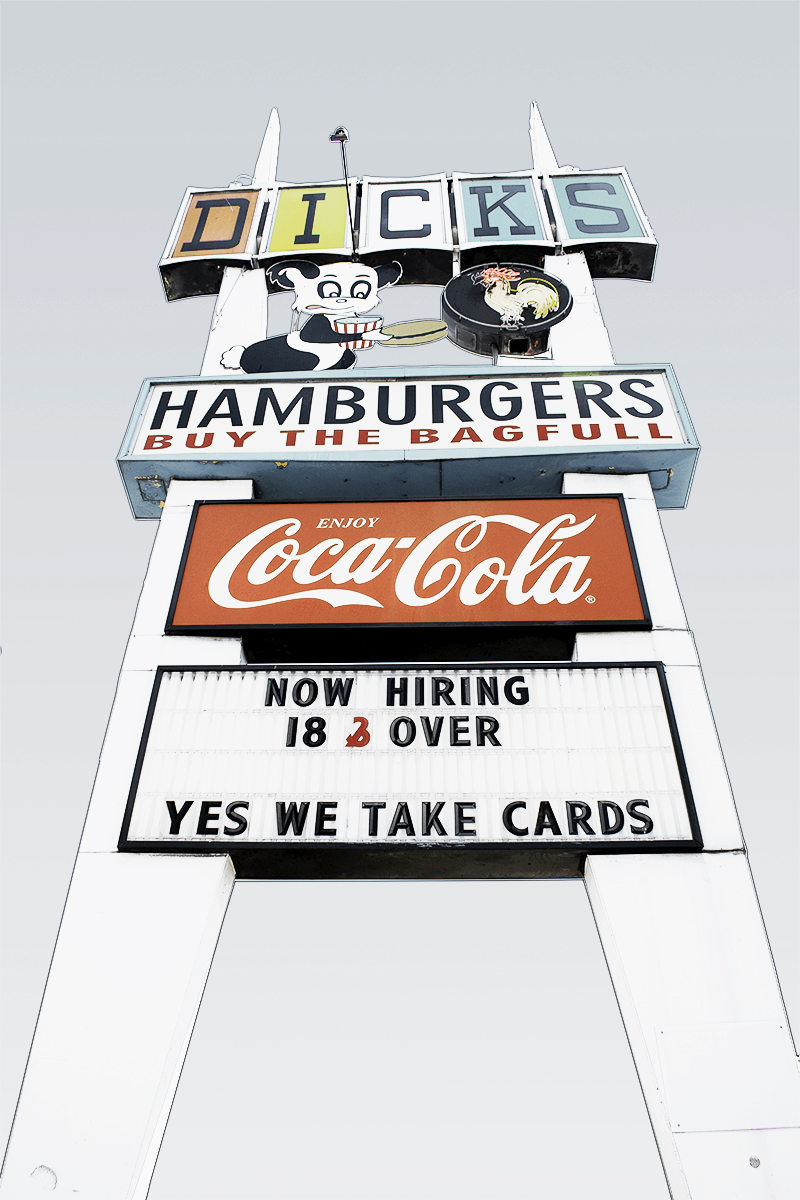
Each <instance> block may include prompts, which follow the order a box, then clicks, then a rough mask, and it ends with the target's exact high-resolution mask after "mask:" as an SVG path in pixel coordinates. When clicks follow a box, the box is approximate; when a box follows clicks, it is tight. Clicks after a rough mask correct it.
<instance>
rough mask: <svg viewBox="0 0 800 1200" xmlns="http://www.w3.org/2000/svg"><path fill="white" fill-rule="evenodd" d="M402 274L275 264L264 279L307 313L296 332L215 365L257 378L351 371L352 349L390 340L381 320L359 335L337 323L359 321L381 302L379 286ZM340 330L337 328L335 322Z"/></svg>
mask: <svg viewBox="0 0 800 1200" xmlns="http://www.w3.org/2000/svg"><path fill="white" fill-rule="evenodd" d="M402 273H403V268H402V267H401V266H400V264H399V263H396V262H393V263H387V264H386V265H384V266H381V267H378V269H377V270H375V268H374V267H368V266H367V265H366V263H360V262H337V263H327V264H326V265H325V266H317V264H316V263H312V262H307V261H306V260H305V259H292V260H289V261H287V262H280V263H276V264H275V266H272V267H270V268H269V269H268V271H267V276H268V278H269V279H270V280H271V281H272V282H273V283H277V284H278V285H279V286H280V287H283V288H294V291H295V293H296V296H295V302H294V304H293V305H292V308H293V309H295V311H296V312H301V313H308V314H309V319H308V320H307V321H306V323H305V324H304V325H303V327H302V328H301V329H296V330H294V331H293V332H292V333H289V334H286V335H285V336H283V337H272V338H266V340H265V341H263V342H254V343H253V345H252V346H247V347H244V346H233V347H232V348H231V349H230V350H226V351H225V353H224V354H223V355H222V358H221V359H220V362H221V364H222V366H223V367H225V368H226V370H229V371H235V370H242V371H246V372H247V374H248V375H261V374H263V373H264V372H269V371H330V370H332V369H333V368H334V367H335V368H340V367H352V365H353V363H354V362H355V361H356V356H355V354H354V353H353V351H352V349H351V346H356V347H357V348H358V349H369V348H370V346H371V345H372V343H373V342H383V341H389V340H390V338H389V336H388V335H387V334H384V333H381V331H380V324H381V318H380V317H377V318H373V320H372V321H367V322H362V324H366V325H367V326H370V325H372V324H373V322H374V326H375V327H374V328H369V330H368V332H364V331H359V333H358V336H354V334H355V332H356V331H354V330H352V329H345V330H343V329H342V327H341V326H342V323H345V324H346V323H348V322H346V319H349V323H350V324H353V323H354V322H353V318H361V317H362V316H363V314H364V313H367V312H369V311H370V309H373V308H375V306H376V305H378V304H380V299H379V298H378V288H382V287H388V286H390V285H391V284H394V283H397V281H398V279H399V278H400V276H401V275H402ZM335 323H338V324H339V328H338V329H337V328H336V324H335Z"/></svg>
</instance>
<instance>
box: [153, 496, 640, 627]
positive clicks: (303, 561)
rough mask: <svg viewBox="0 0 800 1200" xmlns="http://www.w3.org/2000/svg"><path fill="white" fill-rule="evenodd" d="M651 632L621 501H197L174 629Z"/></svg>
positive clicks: (613, 498) (612, 498)
mask: <svg viewBox="0 0 800 1200" xmlns="http://www.w3.org/2000/svg"><path fill="white" fill-rule="evenodd" d="M468 622H469V623H479V624H484V625H494V624H502V625H506V624H526V625H529V624H534V625H536V624H559V625H564V624H568V625H579V626H582V627H592V628H598V627H599V628H603V627H607V626H616V627H620V626H624V627H626V628H636V627H647V628H649V619H648V614H647V608H646V602H645V600H644V596H643V593H642V589H641V585H640V581H639V577H638V570H637V565H636V561H635V557H634V552H633V547H632V545H631V541H630V538H629V534H628V529H627V522H626V517H625V509H624V502H623V501H622V499H621V498H620V497H618V496H603V497H598V496H592V497H577V496H570V497H569V498H561V499H534V500H493V501H484V500H482V501H478V502H476V501H455V500H451V501H447V500H432V501H402V502H394V503H392V502H389V503H366V504H339V503H335V502H334V503H324V504H314V503H306V504H275V503H251V502H247V501H246V502H241V501H228V502H223V503H212V502H207V503H203V502H200V503H198V504H197V505H196V506H195V511H194V515H193V521H192V526H191V528H190V531H189V536H188V539H187V546H186V552H185V554H184V560H183V565H182V569H181V574H180V577H179V580H178V586H177V588H176V595H175V599H174V602H173V605H172V610H171V612H170V619H169V622H168V625H167V630H168V631H169V632H177V633H180V632H184V633H198V632H203V631H208V632H214V631H217V632H218V631H219V630H222V629H224V630H226V631H229V632H230V631H233V630H244V629H248V628H254V627H255V628H269V627H272V626H292V625H305V626H307V625H334V626H335V625H354V624H355V625H412V624H420V625H438V624H466V623H468Z"/></svg>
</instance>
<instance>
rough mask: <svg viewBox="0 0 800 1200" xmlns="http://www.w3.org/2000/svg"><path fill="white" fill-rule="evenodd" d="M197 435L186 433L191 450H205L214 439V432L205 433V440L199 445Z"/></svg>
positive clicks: (187, 443)
mask: <svg viewBox="0 0 800 1200" xmlns="http://www.w3.org/2000/svg"><path fill="white" fill-rule="evenodd" d="M197 437H198V435H197V434H196V433H189V434H187V435H186V445H187V446H188V447H189V449H190V450H205V448H206V447H207V446H210V445H211V443H212V442H213V440H214V435H213V433H204V434H203V440H202V442H201V443H200V445H199V446H198V444H197Z"/></svg>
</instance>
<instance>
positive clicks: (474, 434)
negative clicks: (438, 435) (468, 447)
mask: <svg viewBox="0 0 800 1200" xmlns="http://www.w3.org/2000/svg"><path fill="white" fill-rule="evenodd" d="M465 439H466V440H467V441H468V442H482V441H483V438H481V437H479V436H478V431H477V430H476V429H472V428H471V427H470V426H469V425H462V426H461V428H460V429H458V430H456V435H455V437H454V438H453V440H452V441H451V443H450V445H451V446H452V444H453V442H463V441H464V440H465Z"/></svg>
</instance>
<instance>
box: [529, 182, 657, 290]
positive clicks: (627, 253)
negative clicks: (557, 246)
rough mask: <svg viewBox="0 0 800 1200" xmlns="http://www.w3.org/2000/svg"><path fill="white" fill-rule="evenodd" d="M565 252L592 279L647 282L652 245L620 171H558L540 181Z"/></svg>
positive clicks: (639, 208) (652, 237) (634, 197)
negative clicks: (579, 259) (581, 257)
mask: <svg viewBox="0 0 800 1200" xmlns="http://www.w3.org/2000/svg"><path fill="white" fill-rule="evenodd" d="M544 187H545V190H546V192H547V195H548V197H549V199H550V203H551V205H552V208H553V215H554V217H555V222H556V227H557V229H558V235H559V239H560V241H561V243H562V245H563V247H564V249H565V250H583V251H584V253H585V254H586V261H587V263H588V266H589V269H590V271H591V273H592V276H593V277H594V278H600V279H602V278H619V279H652V277H653V268H654V265H655V256H656V249H657V247H658V243H657V241H656V239H655V235H654V234H653V231H652V229H651V228H650V223H649V221H648V220H647V217H646V215H645V212H644V209H643V208H642V206H641V204H640V203H639V199H638V197H637V195H636V193H635V191H634V190H633V185H632V184H631V181H630V179H629V178H628V173H627V171H626V170H625V168H624V167H615V168H613V169H612V170H605V171H580V172H577V171H558V172H554V173H553V174H552V175H551V176H549V177H548V178H546V179H545V180H544Z"/></svg>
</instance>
